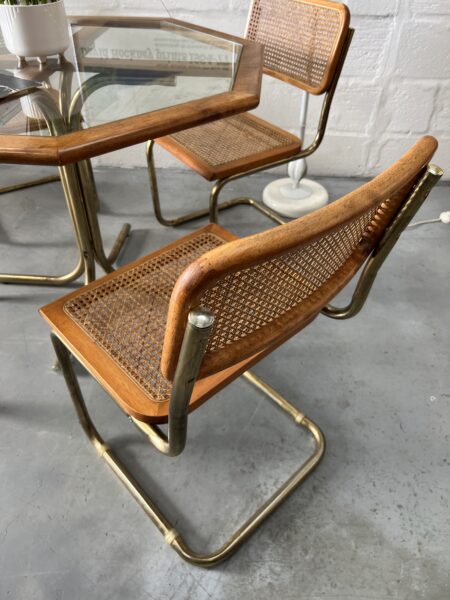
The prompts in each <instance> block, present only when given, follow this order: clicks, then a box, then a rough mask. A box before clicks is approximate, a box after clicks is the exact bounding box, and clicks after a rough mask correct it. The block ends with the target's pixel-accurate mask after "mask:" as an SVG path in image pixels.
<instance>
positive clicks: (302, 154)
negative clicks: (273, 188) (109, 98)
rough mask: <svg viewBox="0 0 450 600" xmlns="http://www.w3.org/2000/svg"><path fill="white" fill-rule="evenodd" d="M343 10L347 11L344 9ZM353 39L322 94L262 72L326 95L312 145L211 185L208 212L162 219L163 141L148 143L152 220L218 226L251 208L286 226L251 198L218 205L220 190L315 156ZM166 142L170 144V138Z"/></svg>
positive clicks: (342, 51)
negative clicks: (232, 212) (159, 169)
mask: <svg viewBox="0 0 450 600" xmlns="http://www.w3.org/2000/svg"><path fill="white" fill-rule="evenodd" d="M311 2H312V4H314V3H317V4H322V5H328V6H332V3H331V2H328V1H327V0H311ZM341 6H343V5H341ZM252 8H253V6H252V7H251V9H250V14H251V11H252ZM345 9H346V7H345ZM346 10H347V9H346ZM347 19H349V13H348V12H347ZM247 33H248V32H246V35H247ZM353 35H354V30H353V29H352V28H348V30H347V34H346V37H345V38H344V40H343V43H342V46H341V47H340V48H337V49H336V52H337V60H336V61H335V69H334V74H333V75H332V77H331V78H330V77H329V84H328V87H326V88H325V90H322V89H319V90H311V89H310V88H308V86H306V85H304V84H302V83H301V82H298V81H297V82H296V81H294V80H293V79H292V78H289V77H285V76H283V75H280V74H279V73H277V72H276V71H274V70H273V69H268V68H265V69H264V72H265V73H266V74H267V75H269V76H272V77H276V78H278V79H281V80H284V81H287V82H288V83H290V84H293V85H296V86H297V87H300V88H301V89H304V90H305V91H307V92H309V91H311V92H312V93H315V94H321V93H323V92H324V91H325V96H324V100H323V103H322V109H321V113H320V118H319V123H318V127H317V132H316V135H315V137H314V139H313V141H312V142H311V144H310V145H309V146H308V147H307V148H305V149H301V150H300V151H299V152H297V153H294V154H292V155H291V156H289V157H287V158H282V159H281V160H280V159H279V160H273V159H272V160H270V158H267V160H266V162H265V164H263V165H261V166H258V167H255V168H252V169H246V168H245V165H240V166H237V167H236V172H235V173H233V174H231V175H229V176H227V177H224V178H222V179H219V180H217V181H216V183H215V184H214V186H213V188H212V190H211V192H210V197H209V208H208V209H204V210H197V211H193V212H190V213H188V214H186V215H183V216H181V217H177V218H173V219H168V218H166V217H165V216H164V215H163V213H162V209H161V200H160V194H159V188H158V179H157V174H156V166H155V157H154V147H155V144H159V143H161V145H162V146H163V147H166V144H165V143H163V141H164V140H165V139H166V138H161V140H158V139H157V140H150V141H149V142H148V143H147V166H148V174H149V182H150V191H151V198H152V203H153V209H154V212H155V217H156V219H157V220H158V221H159V223H161V225H165V226H168V227H176V226H178V225H182V224H184V223H188V222H190V221H194V220H196V219H200V218H203V217H206V216H209V221H210V223H218V222H219V212H221V211H224V210H228V209H230V208H233V207H235V206H251V207H253V208H255V209H256V210H258V211H259V212H261V213H263V214H264V215H266V216H267V217H269V218H270V219H271V220H272V221H274V222H275V223H278V224H281V225H282V224H284V223H286V219H283V218H282V217H281V216H280V215H279V214H278V213H276V212H275V211H274V210H272V209H270V208H269V207H268V206H266V205H265V204H263V203H261V202H259V201H258V200H255V199H254V198H249V197H239V198H234V199H232V200H228V201H225V202H222V203H219V195H220V193H221V191H222V190H223V188H224V187H225V186H226V185H227V184H228V183H231V182H232V181H236V180H237V179H241V178H243V177H247V176H249V175H253V174H255V173H260V172H261V171H265V170H267V169H274V168H276V167H279V166H282V165H285V164H288V163H290V162H292V161H297V160H300V159H305V158H307V157H308V156H311V154H313V153H314V152H316V150H317V149H318V148H319V146H320V145H321V143H322V141H323V138H324V136H325V131H326V127H327V124H328V118H329V114H330V109H331V105H332V102H333V98H334V94H335V91H336V87H337V85H338V82H339V78H340V76H341V72H342V68H343V66H344V63H345V59H346V57H347V53H348V50H349V48H350V44H351V41H352V38H353ZM332 72H333V71H332V70H331V73H332ZM167 139H168V140H169V141H170V137H169V138H167ZM170 146H171V144H170V143H168V144H167V148H166V149H167V150H169V152H171V148H170ZM178 154H179V153H175V152H174V155H175V156H177V155H178ZM178 157H180V156H178Z"/></svg>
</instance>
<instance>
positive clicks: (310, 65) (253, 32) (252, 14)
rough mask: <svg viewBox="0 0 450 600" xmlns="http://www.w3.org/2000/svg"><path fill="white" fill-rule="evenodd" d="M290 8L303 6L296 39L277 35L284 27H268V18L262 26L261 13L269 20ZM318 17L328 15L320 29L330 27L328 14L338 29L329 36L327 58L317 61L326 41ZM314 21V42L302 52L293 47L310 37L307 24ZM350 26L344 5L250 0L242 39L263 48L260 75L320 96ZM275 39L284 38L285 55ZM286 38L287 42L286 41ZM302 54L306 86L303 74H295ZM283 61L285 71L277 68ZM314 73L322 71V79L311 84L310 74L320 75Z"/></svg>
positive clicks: (321, 0) (326, 1)
mask: <svg viewBox="0 0 450 600" xmlns="http://www.w3.org/2000/svg"><path fill="white" fill-rule="evenodd" d="M277 4H282V5H283V6H277ZM289 6H291V7H292V8H294V7H300V6H303V9H304V11H305V14H302V15H301V19H300V21H301V22H298V20H296V25H297V27H298V30H297V31H296V32H295V38H296V39H293V32H292V31H290V30H289V31H284V32H283V33H284V36H281V35H280V31H279V28H278V26H280V27H282V25H283V23H281V24H279V23H273V24H271V23H268V22H267V17H266V22H265V23H264V18H262V19H261V11H267V12H268V13H269V17H270V12H271V11H278V10H281V11H283V12H285V11H287V10H288V9H289ZM314 11H315V14H314ZM308 12H311V13H312V14H308ZM321 13H329V14H327V18H324V19H323V23H322V27H324V26H326V24H327V22H328V23H330V21H331V19H330V16H331V14H333V16H335V17H336V18H337V25H338V27H337V28H335V31H333V32H332V33H333V34H334V40H333V44H332V46H331V47H330V48H328V49H326V57H325V55H322V56H319V57H317V56H316V55H317V54H318V53H320V43H321V42H322V44H323V41H324V38H325V37H326V32H323V31H320V26H319V25H318V21H320V18H319V15H320V14H321ZM314 18H315V19H316V23H315V25H316V30H314V31H313V33H314V35H312V37H313V38H315V39H313V40H312V41H310V43H309V45H308V42H307V41H306V42H305V45H304V46H303V47H302V48H300V47H296V46H295V44H296V42H297V43H298V45H299V46H300V44H301V43H302V38H307V34H308V33H310V34H311V31H310V30H311V26H310V23H311V21H312V20H313V19H314ZM287 19H289V15H286V20H287ZM303 21H305V22H306V23H305V25H304V29H305V31H304V32H302V31H301V27H302V25H303ZM308 21H309V22H308ZM261 22H262V23H263V32H261ZM289 23H290V21H289ZM349 23H350V11H349V9H348V7H347V6H346V5H345V4H341V3H337V2H331V1H330V0H253V1H252V4H251V6H250V10H249V14H248V19H247V25H246V29H245V38H246V39H251V40H253V41H257V42H258V41H259V42H261V43H263V44H264V45H265V60H264V63H265V64H264V68H263V72H264V73H265V74H266V75H269V76H271V77H274V78H276V79H280V80H281V81H285V82H287V83H289V84H291V85H294V86H296V87H299V88H301V89H303V90H305V91H306V92H309V93H311V94H314V95H321V94H323V93H324V92H326V91H327V90H328V89H329V88H330V87H331V85H332V81H333V79H334V74H335V70H336V68H337V66H338V63H339V58H340V54H341V52H342V48H343V46H344V44H345V39H346V37H347V31H348V28H349ZM264 25H265V30H264ZM271 25H272V26H277V31H276V33H273V32H272V31H270V26H271ZM321 33H322V39H319V40H317V37H320V34H321ZM278 37H283V40H282V42H283V49H284V48H286V44H287V43H288V44H289V45H288V46H287V48H288V50H287V51H286V50H284V51H283V50H282V49H281V48H280V47H278V45H277V43H276V42H277V41H278ZM286 37H287V38H288V39H286ZM305 54H307V55H308V56H307V58H306V60H305V62H306V64H305V65H304V70H305V74H306V73H308V74H309V78H310V81H309V82H308V81H305V78H304V77H302V74H300V73H298V72H297V74H295V70H297V71H299V70H301V67H300V65H301V64H302V59H303V58H304V56H305ZM271 55H274V56H272V60H271ZM315 58H316V59H317V64H316V65H314V59H315ZM283 61H285V62H287V63H288V65H285V66H284V68H283V65H282V64H280V63H283ZM324 63H325V66H324ZM269 65H270V66H269ZM296 67H297V69H296ZM317 71H321V78H320V79H316V80H315V81H314V82H312V81H311V80H312V79H313V78H314V76H313V74H315V75H316V76H318V75H319V73H318V72H317ZM307 76H308V75H307Z"/></svg>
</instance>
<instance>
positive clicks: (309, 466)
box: [41, 138, 443, 567]
mask: <svg viewBox="0 0 450 600" xmlns="http://www.w3.org/2000/svg"><path fill="white" fill-rule="evenodd" d="M435 147H436V145H435V141H434V140H433V139H432V138H424V140H422V142H421V143H420V144H419V145H417V146H416V147H415V148H414V149H412V151H410V153H409V154H408V155H407V156H406V157H405V158H406V160H405V159H403V160H402V161H400V162H401V164H400V167H399V169H398V170H397V171H395V170H394V169H391V170H390V171H389V173H388V174H387V175H386V176H384V178H381V179H380V180H379V181H380V183H379V184H378V188H373V187H370V186H369V188H367V191H366V192H365V199H364V203H365V207H366V208H367V206H369V205H371V204H372V205H373V203H374V202H378V201H379V198H380V196H379V193H378V192H380V193H381V194H382V195H384V197H387V198H388V197H390V195H391V194H394V193H395V190H397V191H398V192H399V190H401V193H402V194H403V196H402V197H404V198H405V199H404V200H403V201H402V204H401V206H400V208H399V209H398V212H397V214H395V215H393V216H392V217H389V218H390V219H391V220H390V224H389V225H388V226H387V227H386V229H385V230H384V231H383V230H380V233H377V231H378V230H377V229H376V227H375V230H374V231H375V234H374V235H376V236H377V238H376V239H378V240H379V241H378V242H377V243H376V245H375V246H374V247H372V250H371V251H370V254H369V255H368V258H367V261H366V262H365V268H364V270H363V275H362V277H361V278H360V281H359V283H358V285H357V288H356V291H355V293H354V295H353V299H352V302H351V304H350V305H349V306H348V307H346V308H344V309H335V308H333V307H330V306H328V307H326V308H324V310H323V312H324V314H326V315H327V316H330V317H333V318H349V317H351V316H354V315H355V314H357V312H358V311H359V310H360V309H361V308H362V306H363V304H364V303H365V301H366V299H367V296H368V293H369V291H370V288H371V286H372V284H373V281H374V279H375V276H376V273H377V271H378V269H379V268H380V266H381V265H382V263H383V262H384V260H385V259H386V257H387V255H388V254H389V252H390V251H391V250H392V248H393V247H394V245H395V243H396V241H397V239H398V238H399V236H400V234H401V232H402V231H403V230H404V229H405V227H407V225H408V224H409V223H410V221H411V219H412V218H413V217H414V215H415V214H416V212H417V210H418V209H419V208H420V207H421V205H422V204H423V202H424V201H425V199H426V198H427V196H428V195H429V193H430V191H431V189H432V188H433V187H434V185H436V183H437V182H438V181H439V179H440V178H441V176H442V174H443V172H442V170H441V169H440V168H439V167H436V166H434V165H428V166H426V167H424V168H423V170H422V171H420V170H417V173H418V175H417V176H416V178H415V179H414V180H413V181H411V169H410V170H409V171H408V167H407V165H408V160H409V158H410V157H413V160H415V164H416V166H415V167H414V168H415V169H418V167H420V161H421V160H423V157H424V156H431V155H432V153H433V152H434V149H435ZM417 148H418V149H419V150H418V157H417V156H416V157H415V158H414V151H416V149H417ZM400 173H401V176H400ZM397 175H398V176H399V177H401V178H400V179H399V180H398V182H397V183H395V182H394V183H393V182H392V181H393V179H395V177H396V176H397ZM377 190H378V192H377ZM374 193H375V196H374ZM399 193H400V192H399ZM357 201H358V198H357V196H355V195H353V196H351V199H350V198H349V199H348V200H347V199H346V202H344V204H342V203H341V204H342V206H343V207H346V208H348V207H349V206H353V207H355V209H356V210H359V208H356V206H357V204H356V202H357ZM381 201H382V198H381ZM336 208H339V210H340V207H336ZM323 210H325V209H323ZM326 210H327V211H328V212H327V215H329V216H328V221H329V224H328V225H327V227H336V226H337V225H336V221H335V217H336V215H337V214H338V213H339V210H334V209H333V207H332V206H330V207H328V208H327V209H326ZM352 210H353V209H352ZM311 217H312V218H311V219H309V220H307V222H306V223H305V219H303V222H302V232H303V234H302V235H303V236H304V239H308V237H309V236H312V239H315V238H314V232H313V231H308V230H309V229H312V230H314V229H315V230H316V231H317V229H318V228H317V224H318V223H319V224H320V219H318V218H317V217H316V215H314V217H313V216H311ZM376 222H377V221H376V220H375V221H374V223H376ZM303 223H305V225H303ZM333 223H334V225H333ZM311 226H312V227H311ZM210 227H213V228H214V227H217V226H214V225H212V226H210ZM286 227H289V226H288V225H287V226H286ZM283 229H284V228H283ZM322 229H323V227H322ZM277 231H280V230H279V229H278V228H275V229H274V230H271V232H275V233H276V232H277ZM271 232H266V233H265V234H260V235H266V234H271ZM254 237H255V238H258V239H259V236H254ZM266 237H267V236H266ZM268 237H269V238H270V239H271V240H272V241H273V239H274V238H276V235H275V236H274V235H270V236H268ZM374 239H375V238H374ZM239 241H240V240H239ZM232 243H234V242H232ZM271 243H272V242H271ZM256 246H257V244H256ZM253 247H255V244H254V243H253ZM272 247H273V246H272ZM235 248H236V250H237V251H239V245H238V246H235ZM218 250H219V249H218ZM213 252H214V251H213ZM270 252H272V250H270ZM204 256H206V255H204ZM208 256H211V257H212V252H209V253H208ZM214 256H218V255H217V253H216V254H215V255H214ZM227 256H230V260H233V257H234V254H233V252H231V253H230V252H228V254H227ZM205 260H206V259H205ZM249 260H250V259H249ZM211 261H212V262H211ZM195 264H196V263H195ZM199 264H200V263H199ZM202 264H203V263H202ZM205 264H210V265H211V268H212V271H213V272H214V271H215V268H214V261H213V260H212V258H209V259H208V260H207V262H206V263H205ZM224 264H225V265H226V264H227V263H224ZM230 264H231V263H230ZM226 268H228V269H229V268H230V266H228V267H226ZM231 268H232V267H231ZM122 270H128V267H123V269H122ZM352 272H353V267H351V268H350V269H347V270H346V271H345V272H343V273H342V275H340V277H341V278H344V279H345V280H349V278H351V277H352ZM185 273H187V271H185ZM198 273H199V271H198V268H197V270H196V268H194V269H193V270H192V273H191V275H192V274H193V275H194V276H195V277H197V275H198ZM112 277H115V275H114V274H112V275H109V276H107V277H106V278H104V279H108V278H112ZM183 277H184V275H183V276H182V277H180V278H179V279H178V283H177V286H176V288H174V291H173V292H172V300H171V307H172V303H173V306H175V308H177V306H178V309H177V310H181V311H184V307H183V306H182V305H181V304H180V303H179V302H180V298H179V297H177V294H178V295H179V294H180V289H181V288H183V289H185V290H187V292H188V293H189V290H192V286H190V285H187V287H186V277H184V279H183ZM100 281H101V280H100ZM180 282H181V283H182V286H181V288H180V287H179V285H178V284H179V283H180ZM342 282H343V283H344V280H342ZM97 284H98V282H97V283H94V284H91V287H92V286H95V285H97ZM200 285H202V284H200ZM333 285H334V286H335V288H336V289H335V293H337V292H338V291H339V285H336V283H334V284H333ZM183 286H184V287H183ZM77 293H80V292H74V294H77ZM74 294H72V295H71V296H73V295H74ZM62 301H64V299H63V300H59V301H56V302H55V303H52V304H51V305H49V306H48V307H45V308H44V309H42V311H41V312H42V314H43V316H44V317H45V318H46V319H47V320H48V322H49V324H50V325H51V327H52V329H53V333H52V341H53V344H54V348H55V351H56V355H57V358H58V361H59V363H60V365H61V368H62V372H63V374H64V377H65V380H66V383H67V386H68V389H69V391H70V395H71V398H72V401H73V403H74V405H75V408H76V411H77V414H78V418H79V420H80V423H81V425H82V427H83V429H84V431H85V433H86V435H87V436H88V438H89V439H90V441H91V442H92V444H93V445H94V447H95V448H96V450H97V452H98V454H99V455H100V456H101V457H102V458H103V459H104V460H105V461H106V463H107V464H108V465H109V466H110V467H111V469H112V470H113V471H114V472H115V473H116V475H117V476H118V477H119V479H120V480H121V481H122V483H123V484H124V485H125V486H126V488H127V489H128V490H129V491H130V493H131V494H132V495H133V496H134V498H135V499H136V500H137V502H138V503H139V504H140V505H141V507H142V508H143V509H144V511H145V512H146V513H147V515H148V516H149V517H150V519H151V520H152V521H153V522H154V524H155V525H156V526H157V528H158V529H159V530H160V532H161V533H162V534H163V536H164V539H165V540H166V542H167V543H168V544H170V545H171V546H172V548H173V549H174V550H175V551H176V552H177V553H178V554H179V555H180V556H181V557H182V558H183V559H184V560H186V561H188V562H189V563H191V564H194V565H198V566H202V567H210V566H214V565H216V564H218V563H219V562H221V561H223V560H225V559H226V558H228V557H229V556H230V555H231V554H233V553H234V552H235V551H236V550H237V549H238V548H239V547H240V546H241V545H242V543H243V542H244V541H245V540H247V539H248V537H249V536H250V535H251V534H252V533H253V532H254V531H255V529H256V528H257V527H258V526H259V525H260V524H261V523H262V522H263V521H264V520H265V519H266V518H267V517H268V516H269V515H270V514H272V513H273V512H274V510H275V509H276V508H277V507H278V506H279V505H280V504H281V503H282V502H283V501H284V500H285V499H286V498H287V497H288V496H289V494H290V493H292V491H293V490H294V489H295V488H296V487H297V486H298V485H299V484H300V483H301V482H302V481H303V480H304V479H305V478H306V477H307V476H308V475H309V474H310V473H311V472H312V470H313V469H314V468H315V467H316V466H317V465H318V464H319V462H320V460H321V458H322V456H323V454H324V451H325V439H324V436H323V434H322V432H321V430H320V429H319V427H318V426H317V425H316V424H315V423H313V421H311V420H310V419H308V418H307V417H306V416H305V415H304V414H302V413H301V412H300V411H299V410H298V409H297V408H296V407H295V406H293V405H292V404H291V403H290V402H288V401H287V400H286V399H285V398H283V397H282V396H281V395H280V394H279V393H278V392H276V391H275V390H274V389H273V388H271V387H270V386H269V385H268V384H266V383H265V382H264V381H262V380H261V379H260V378H259V377H257V376H256V375H254V374H253V373H252V372H250V371H248V369H249V368H250V367H251V366H252V365H254V364H256V363H257V362H259V360H260V359H261V358H262V357H263V356H265V355H267V354H268V353H269V352H271V351H272V350H273V349H274V348H276V347H278V346H279V345H280V344H281V343H283V341H285V340H286V339H288V338H289V337H290V336H291V335H293V334H294V333H295V331H294V329H295V326H294V329H291V331H288V332H287V335H286V336H285V337H284V338H283V339H272V342H271V343H270V344H269V345H268V348H267V349H266V350H267V351H264V352H260V353H259V354H258V353H257V354H255V355H254V356H252V357H250V359H246V360H243V361H242V362H241V363H240V366H237V367H236V368H235V367H233V369H234V371H233V374H232V375H230V376H229V377H228V379H227V381H225V383H224V385H226V384H228V383H230V382H231V381H232V380H233V379H235V378H237V377H238V376H239V375H243V376H244V378H245V379H246V380H247V381H248V382H249V383H251V384H252V385H254V386H256V388H258V389H259V390H261V391H262V392H264V393H265V394H266V395H267V396H268V398H269V399H270V400H271V401H272V402H274V403H275V404H276V405H277V406H278V407H280V408H281V409H282V410H283V411H284V412H285V413H287V415H288V416H289V417H290V418H291V419H292V420H293V421H294V423H295V424H296V425H298V426H301V427H302V428H305V429H306V430H307V431H308V432H309V433H310V434H311V435H312V437H313V439H314V441H315V449H314V451H313V453H312V454H311V456H310V457H309V458H308V459H307V460H306V462H304V463H303V464H302V465H301V466H300V467H299V468H298V469H297V470H296V471H295V473H294V474H293V475H292V476H291V477H290V478H289V479H288V480H287V481H286V482H285V483H284V484H283V485H281V486H280V487H279V488H278V490H277V491H276V492H275V493H274V494H273V495H272V496H271V497H270V498H269V499H268V500H267V501H266V502H265V503H264V504H263V505H262V506H261V507H260V508H258V510H257V511H256V512H255V513H254V514H253V515H252V516H251V517H250V518H249V519H248V520H247V521H246V522H245V523H244V525H243V526H242V527H241V528H239V529H238V530H237V531H236V532H235V533H234V534H233V535H232V536H231V538H230V539H229V541H228V542H227V543H226V544H224V545H223V546H222V547H221V548H220V549H219V550H218V551H216V552H213V553H210V554H199V553H198V552H195V551H193V550H191V549H190V548H189V546H188V545H187V544H186V542H185V541H184V540H183V538H182V536H181V534H180V533H179V532H178V531H177V530H176V529H175V527H174V526H173V524H171V523H170V521H169V520H168V519H167V517H166V516H165V515H164V513H163V510H162V509H161V508H160V507H158V506H157V504H156V503H155V502H154V501H153V500H152V499H151V498H150V496H149V495H148V494H147V492H145V491H144V489H143V488H142V487H141V486H140V484H139V483H138V482H137V481H136V480H135V479H134V477H133V475H132V474H131V473H130V471H129V470H128V469H127V468H126V467H125V465H124V464H123V463H122V462H121V461H120V459H119V458H118V457H117V456H116V454H115V453H114V452H113V451H112V450H111V448H109V446H108V445H107V444H106V442H105V441H104V440H103V438H102V437H101V435H100V434H99V432H98V431H97V429H96V427H95V425H94V424H93V422H92V420H91V418H90V416H89V413H88V411H87V408H86V405H85V403H84V400H83V396H82V393H81V390H80V387H79V384H78V380H77V377H76V375H75V372H74V369H73V366H72V362H71V355H73V356H75V358H77V359H78V360H80V362H81V363H82V364H84V366H85V367H86V368H87V369H88V370H89V371H90V372H91V374H95V373H94V372H95V369H92V368H90V365H89V364H86V362H85V361H84V360H83V358H82V355H81V357H80V355H79V354H78V353H77V349H76V347H75V349H73V347H72V345H71V343H70V340H67V339H66V338H65V334H64V327H65V325H64V318H66V319H67V317H63V316H60V317H59V319H60V320H59V323H58V319H55V318H54V314H56V312H58V311H59V314H60V315H61V314H62V311H61V310H60V308H61V306H62V305H61V302H62ZM186 302H188V301H186ZM55 307H56V308H55ZM314 310H316V309H314ZM319 310H320V309H319ZM55 311H56V312H55ZM170 318H171V312H170V309H169V320H170ZM61 324H62V326H61ZM213 325H214V317H213V316H212V315H211V314H210V313H209V312H208V311H206V310H205V309H202V308H198V309H192V308H191V309H190V312H189V313H188V320H187V324H186V325H185V328H184V330H183V332H182V343H181V348H180V349H179V351H178V353H175V351H174V352H173V353H170V352H169V354H170V355H169V356H167V357H166V358H167V359H168V362H167V361H166V363H167V364H166V365H164V361H165V358H164V351H163V358H162V363H161V364H162V367H161V368H162V372H163V373H167V375H166V377H169V379H170V380H171V381H172V382H173V390H172V396H171V399H170V402H169V406H168V412H167V421H168V433H167V434H165V433H164V432H163V431H162V430H161V429H160V428H159V427H158V426H157V425H156V424H155V423H156V422H158V421H155V420H154V419H153V422H152V420H151V419H150V420H147V421H146V419H145V418H144V417H142V418H138V417H137V416H133V415H130V412H129V411H127V412H128V414H129V415H130V416H131V419H132V421H133V422H134V423H135V424H136V425H137V426H138V428H139V429H140V430H141V431H142V432H144V433H145V434H146V436H147V437H148V439H149V441H150V442H151V443H152V444H153V445H154V446H155V447H156V448H157V449H158V450H159V451H160V452H162V453H163V454H165V455H167V456H176V455H178V454H180V453H181V452H182V451H183V449H184V447H185V443H186V434H187V423H188V411H189V410H190V409H192V406H190V401H191V396H192V392H193V389H194V386H195V385H196V384H197V381H198V378H199V377H201V376H202V372H203V366H204V364H205V357H206V356H207V348H208V342H209V340H210V336H211V335H212V331H213ZM297 329H298V327H297ZM174 331H175V330H174ZM168 332H169V333H168ZM167 335H168V336H169V337H168V338H167V337H166V341H167V339H169V341H170V340H171V339H172V337H173V336H174V335H175V337H176V332H175V333H174V334H172V332H171V331H170V328H168V329H167V330H166V336H167ZM169 348H170V344H169ZM165 349H166V347H165ZM74 350H75V351H74ZM235 352H238V351H237V350H236V351H235ZM244 358H245V356H244ZM170 363H172V364H174V366H175V373H174V375H173V376H171V374H170V373H171V367H170ZM210 364H211V363H210ZM226 368H227V363H226V360H225V364H224V369H226ZM206 375H207V373H206V371H205V374H204V375H203V376H206ZM219 375H220V374H219ZM97 378H98V377H97ZM98 379H99V381H101V382H102V383H103V386H104V387H105V388H106V389H107V390H108V391H109V392H110V393H113V389H112V388H113V386H112V384H111V385H110V384H109V383H108V382H107V381H105V378H103V377H100V378H98ZM218 387H219V388H220V387H223V385H222V386H218ZM129 390H131V392H132V390H133V388H132V387H130V388H129ZM215 391H217V390H215ZM214 393H215V392H214ZM119 404H120V403H119ZM122 408H123V405H122ZM194 408H195V407H194Z"/></svg>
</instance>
